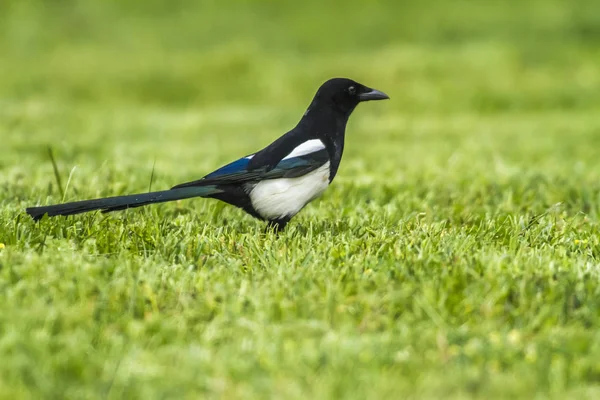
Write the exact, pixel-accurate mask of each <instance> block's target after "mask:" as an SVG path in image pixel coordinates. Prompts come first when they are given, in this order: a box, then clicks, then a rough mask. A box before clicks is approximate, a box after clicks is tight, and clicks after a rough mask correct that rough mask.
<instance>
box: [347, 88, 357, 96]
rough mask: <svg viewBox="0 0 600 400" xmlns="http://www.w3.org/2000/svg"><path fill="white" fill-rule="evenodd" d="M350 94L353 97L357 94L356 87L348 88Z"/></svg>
mask: <svg viewBox="0 0 600 400" xmlns="http://www.w3.org/2000/svg"><path fill="white" fill-rule="evenodd" d="M348 93H350V94H352V95H354V94H356V88H355V87H354V86H350V87H349V88H348Z"/></svg>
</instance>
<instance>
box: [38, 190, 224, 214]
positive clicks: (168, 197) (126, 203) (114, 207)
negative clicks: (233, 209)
mask: <svg viewBox="0 0 600 400" xmlns="http://www.w3.org/2000/svg"><path fill="white" fill-rule="evenodd" d="M220 192H221V190H220V189H218V188H217V187H216V186H215V185H209V186H193V187H185V188H181V189H171V190H163V191H160V192H151V193H140V194H131V195H128V196H117V197H106V198H104V199H94V200H84V201H75V202H73V203H64V204H56V205H52V206H42V207H29V208H27V209H26V211H27V214H29V215H31V217H32V218H33V219H34V220H35V221H38V220H40V219H41V218H42V217H43V216H44V214H48V216H50V217H53V216H55V215H73V214H80V213H84V212H88V211H94V210H102V212H103V213H106V212H111V211H118V210H125V209H127V208H134V207H141V206H145V205H147V204H154V203H163V202H165V201H173V200H181V199H189V198H190V197H207V196H210V195H213V194H216V193H220Z"/></svg>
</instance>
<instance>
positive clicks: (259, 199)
mask: <svg viewBox="0 0 600 400" xmlns="http://www.w3.org/2000/svg"><path fill="white" fill-rule="evenodd" d="M310 142H319V143H321V141H320V140H314V141H313V140H310V141H308V142H306V143H304V144H303V145H302V146H304V145H306V144H307V143H310ZM322 144H323V143H321V145H322ZM315 145H316V143H315ZM302 146H298V147H296V149H295V150H294V151H293V152H292V153H290V155H288V157H292V154H293V153H294V152H295V151H298V150H299V148H300V147H302ZM322 147H323V148H324V147H325V146H322ZM309 152H310V153H312V151H309ZM309 152H307V153H297V154H296V156H297V155H302V154H308V153H309ZM286 158H287V157H286ZM328 186H329V162H326V163H325V164H323V165H322V166H320V167H319V168H317V169H316V170H314V171H312V172H309V173H308V174H306V175H303V176H299V177H297V178H281V179H268V180H265V181H262V182H259V183H258V184H257V185H256V186H254V187H253V188H252V189H251V190H250V193H249V195H250V201H251V202H252V206H253V207H254V209H255V210H256V211H258V213H259V214H260V215H261V216H262V217H263V218H265V219H270V220H273V219H278V218H283V217H292V216H294V215H296V214H297V213H298V212H299V211H300V210H302V208H303V207H304V206H305V205H306V204H308V203H309V202H311V201H312V200H314V199H316V198H317V197H319V196H320V195H321V194H322V193H323V192H324V191H325V189H327V187H328Z"/></svg>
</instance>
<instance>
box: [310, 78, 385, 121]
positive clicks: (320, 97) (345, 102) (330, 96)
mask: <svg viewBox="0 0 600 400" xmlns="http://www.w3.org/2000/svg"><path fill="white" fill-rule="evenodd" d="M385 99H389V96H388V95H387V94H385V93H383V92H380V91H379V90H376V89H372V88H370V87H367V86H365V85H363V84H361V83H358V82H355V81H353V80H352V79H347V78H333V79H330V80H328V81H327V82H325V83H323V84H322V85H321V87H320V88H319V90H318V91H317V94H316V95H315V99H314V102H315V101H316V102H318V103H319V104H328V105H330V106H333V107H334V108H335V109H337V110H339V111H341V112H343V113H344V114H346V115H348V116H349V115H350V113H352V111H353V110H354V108H355V107H356V106H357V105H358V103H360V102H363V101H369V100H385Z"/></svg>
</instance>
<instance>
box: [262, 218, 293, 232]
mask: <svg viewBox="0 0 600 400" xmlns="http://www.w3.org/2000/svg"><path fill="white" fill-rule="evenodd" d="M289 221H290V219H289V218H280V219H272V220H270V221H269V222H268V223H267V227H266V229H265V233H266V232H269V231H275V233H281V232H282V231H283V230H284V229H285V226H286V225H287V223H288V222H289Z"/></svg>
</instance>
